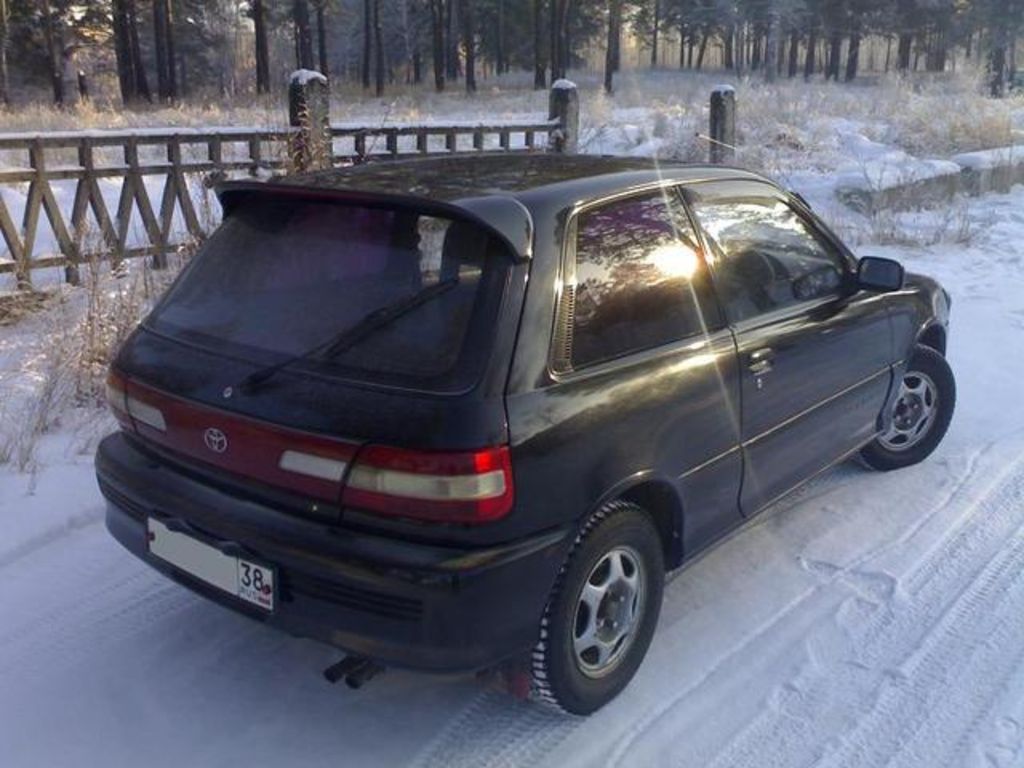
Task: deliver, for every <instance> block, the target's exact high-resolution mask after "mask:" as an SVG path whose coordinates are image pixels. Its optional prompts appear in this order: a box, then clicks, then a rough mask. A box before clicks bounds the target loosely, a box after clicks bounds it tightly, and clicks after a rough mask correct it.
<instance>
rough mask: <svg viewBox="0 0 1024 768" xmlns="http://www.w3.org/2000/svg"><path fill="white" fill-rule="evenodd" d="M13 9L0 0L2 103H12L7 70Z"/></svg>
mask: <svg viewBox="0 0 1024 768" xmlns="http://www.w3.org/2000/svg"><path fill="white" fill-rule="evenodd" d="M10 23H11V9H10V7H9V6H8V4H7V0H0V104H3V105H4V106H9V105H10V103H11V80H10V73H9V72H8V71H7V46H8V44H9V43H10V40H11V28H10Z"/></svg>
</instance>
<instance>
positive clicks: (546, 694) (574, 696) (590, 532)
mask: <svg viewBox="0 0 1024 768" xmlns="http://www.w3.org/2000/svg"><path fill="white" fill-rule="evenodd" d="M613 559H614V560H615V562H617V563H619V567H620V568H622V572H623V573H627V572H628V571H629V570H630V569H632V567H633V566H632V563H635V565H636V566H637V573H638V576H637V579H638V583H639V584H641V585H642V587H640V588H639V589H638V594H640V595H641V597H640V598H639V599H638V598H636V597H635V596H634V597H631V598H622V595H621V594H618V595H616V593H615V592H614V591H613V589H612V587H607V586H602V587H601V589H604V590H606V592H605V594H606V597H605V598H604V599H603V600H602V601H601V603H600V604H601V606H611V607H610V609H609V610H610V611H611V613H610V614H609V616H615V617H616V618H619V619H622V618H623V615H622V614H621V613H618V614H616V613H615V612H616V611H622V610H624V609H623V608H622V607H620V606H621V605H622V604H623V603H630V604H631V605H632V606H633V610H632V611H631V613H632V614H633V615H634V616H635V619H634V618H632V617H630V619H629V621H630V622H631V625H632V627H633V629H632V630H631V632H629V633H628V634H627V635H626V636H625V637H624V638H623V639H622V641H621V642H620V643H619V644H618V645H616V647H617V648H619V651H618V652H617V654H616V653H612V655H611V657H610V660H609V663H608V666H607V668H606V669H604V670H600V669H598V668H596V665H595V668H593V669H591V670H590V671H589V673H588V672H586V671H584V668H583V665H585V664H587V663H588V662H587V658H586V654H587V653H589V650H588V651H584V653H583V654H581V656H580V658H577V652H576V649H575V642H574V641H575V637H576V634H577V628H578V626H579V622H580V620H581V616H582V615H583V614H585V613H588V612H589V609H588V608H586V607H585V606H582V605H581V602H580V601H581V599H582V598H583V587H584V585H585V584H586V583H587V582H588V580H589V581H590V583H591V585H594V583H595V581H594V580H595V579H597V580H598V581H605V580H606V581H607V583H608V584H612V581H611V579H610V578H608V573H607V571H606V572H605V573H604V574H602V573H601V570H600V568H599V566H600V567H601V568H604V567H606V564H607V563H609V562H611V560H613ZM621 583H622V584H625V583H626V582H621ZM664 585H665V560H664V554H663V552H662V544H661V539H660V537H659V536H658V532H657V530H656V529H655V527H654V524H653V523H652V521H651V519H650V517H649V516H648V515H647V514H646V513H645V512H644V510H643V509H641V508H640V507H638V506H637V505H635V504H631V503H628V502H625V501H613V502H610V503H609V504H607V505H605V506H604V507H602V508H601V509H600V510H598V511H597V512H595V513H594V514H593V515H592V516H591V517H590V518H589V519H588V520H587V522H586V524H584V526H583V527H582V529H581V530H580V533H579V535H578V536H577V538H576V542H575V543H574V545H573V548H572V550H571V551H570V553H569V555H568V557H567V559H566V562H565V565H564V566H563V567H562V570H561V572H560V573H559V575H558V579H557V581H556V582H555V586H554V588H553V590H552V592H551V597H550V598H549V600H548V605H547V607H546V609H545V611H544V617H543V619H542V620H541V627H540V639H539V640H538V642H537V645H536V646H535V647H534V650H533V657H532V663H531V666H532V670H531V671H532V678H533V692H534V695H535V697H536V698H537V699H539V700H541V701H543V702H546V703H548V704H550V705H553V706H556V707H558V708H559V709H561V710H563V711H565V712H569V713H571V714H575V715H588V714H590V713H591V712H594V711H595V710H597V709H599V708H601V707H602V706H604V705H605V704H607V703H608V702H609V701H611V700H612V699H613V698H615V696H617V695H618V694H619V692H620V691H622V689H623V688H625V687H626V685H627V684H628V683H629V681H630V680H631V679H632V678H633V675H634V674H635V673H636V670H637V668H638V667H639V666H640V662H641V661H643V658H644V655H645V654H646V653H647V648H648V646H649V645H650V643H651V637H652V636H653V634H654V628H655V627H656V626H657V623H658V615H659V614H660V612H661V599H662V592H663V590H664ZM593 618H594V620H595V621H597V618H598V617H597V616H594V617H593ZM611 621H612V619H611V618H608V617H606V618H605V619H604V620H603V622H604V623H607V624H609V625H611ZM625 623H626V622H625V621H623V626H624V625H625ZM614 626H618V623H616V624H615V625H614ZM595 634H596V633H595ZM605 645H606V646H607V645H609V644H605ZM595 650H596V646H595ZM595 675H596V676H595Z"/></svg>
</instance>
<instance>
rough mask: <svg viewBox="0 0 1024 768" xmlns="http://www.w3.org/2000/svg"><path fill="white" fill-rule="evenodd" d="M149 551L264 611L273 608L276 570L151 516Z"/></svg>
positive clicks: (149, 523)
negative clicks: (199, 538) (189, 534)
mask: <svg viewBox="0 0 1024 768" xmlns="http://www.w3.org/2000/svg"><path fill="white" fill-rule="evenodd" d="M147 527H148V530H149V551H150V553H151V554H153V555H156V556H157V557H159V558H160V559H161V560H164V561H166V562H168V563H170V564H171V565H173V566H175V567H177V568H180V569H181V570H182V571H184V572H185V573H187V574H189V575H191V576H194V577H195V578H197V579H199V580H200V581H204V582H206V583H207V584H209V585H211V586H214V587H216V588H217V589H220V590H223V591H224V592H227V593H229V594H232V595H234V596H235V597H238V598H241V599H242V600H244V601H245V602H247V603H251V604H252V605H256V606H259V607H260V608H262V609H263V610H265V611H272V610H274V569H273V568H268V567H267V566H265V565H260V564H259V563H254V562H252V561H251V560H245V559H244V558H241V557H232V556H231V555H225V554H224V553H223V552H221V551H220V550H219V549H217V548H216V547H211V546H210V545H209V544H205V543H203V542H201V541H199V540H198V539H194V538H192V537H191V536H188V535H187V534H184V533H178V532H177V531H172V530H171V529H170V528H168V527H167V526H166V525H164V524H163V523H161V522H160V521H159V520H154V519H153V518H150V519H149V522H148V526H147Z"/></svg>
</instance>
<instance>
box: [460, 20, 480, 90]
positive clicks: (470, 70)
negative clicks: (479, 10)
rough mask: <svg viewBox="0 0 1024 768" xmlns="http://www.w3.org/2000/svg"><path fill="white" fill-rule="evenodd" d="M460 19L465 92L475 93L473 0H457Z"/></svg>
mask: <svg viewBox="0 0 1024 768" xmlns="http://www.w3.org/2000/svg"><path fill="white" fill-rule="evenodd" d="M459 2H460V4H461V7H460V8H459V16H460V17H461V18H460V20H461V21H462V47H463V48H464V49H465V53H466V93H476V29H475V27H474V24H473V0H459Z"/></svg>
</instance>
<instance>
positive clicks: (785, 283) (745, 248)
mask: <svg viewBox="0 0 1024 768" xmlns="http://www.w3.org/2000/svg"><path fill="white" fill-rule="evenodd" d="M693 212H694V215H695V216H696V218H697V220H698V221H699V222H700V224H701V225H702V226H703V228H704V231H705V233H706V234H707V236H708V239H709V240H710V246H711V250H712V253H711V254H709V255H710V256H711V258H710V259H709V261H710V262H711V264H712V265H713V268H714V274H715V282H716V286H717V288H718V293H719V296H720V297H721V299H722V303H723V304H724V306H725V311H726V314H727V315H728V317H729V320H730V322H738V321H740V320H745V319H747V318H750V317H755V316H757V315H762V314H766V313H768V312H774V311H776V310H779V309H785V308H786V307H790V306H795V305H798V304H802V303H804V302H807V301H813V300H816V299H821V298H824V297H827V296H837V297H838V296H839V295H841V293H842V290H843V284H844V277H845V260H844V259H843V256H842V254H840V253H838V252H836V251H835V249H834V248H832V247H831V246H830V245H829V244H828V243H826V242H824V241H822V240H821V238H819V237H818V236H817V234H816V233H815V232H814V231H813V230H812V229H811V227H810V226H809V225H808V224H807V223H806V222H805V221H804V220H803V219H802V218H801V217H800V215H799V214H798V213H797V212H796V211H795V210H793V209H792V208H791V207H790V206H789V205H788V204H787V203H786V202H784V201H783V200H779V199H777V198H772V197H742V198H733V199H711V200H702V201H699V202H694V204H693Z"/></svg>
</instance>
